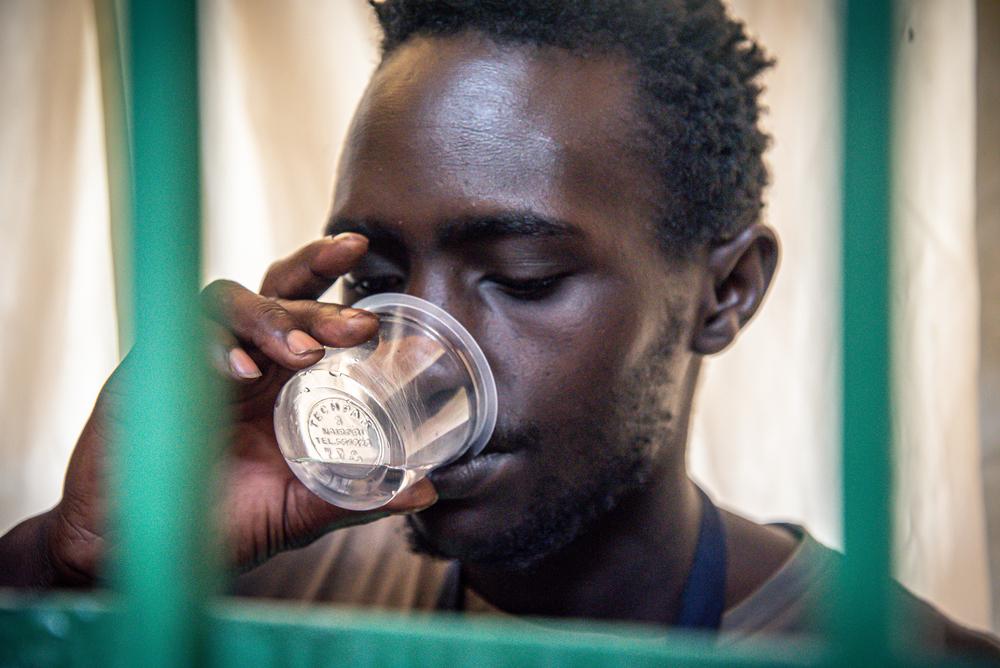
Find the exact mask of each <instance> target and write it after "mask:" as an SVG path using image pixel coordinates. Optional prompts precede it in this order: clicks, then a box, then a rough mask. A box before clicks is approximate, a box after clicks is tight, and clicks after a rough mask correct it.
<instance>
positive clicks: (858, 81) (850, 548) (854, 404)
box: [833, 0, 892, 665]
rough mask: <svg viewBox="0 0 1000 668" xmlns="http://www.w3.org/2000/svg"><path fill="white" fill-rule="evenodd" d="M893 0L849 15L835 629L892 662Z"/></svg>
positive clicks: (881, 661)
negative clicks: (840, 529) (840, 543)
mask: <svg viewBox="0 0 1000 668" xmlns="http://www.w3.org/2000/svg"><path fill="white" fill-rule="evenodd" d="M891 18H892V7H891V3H890V2H889V1H888V0H848V1H847V3H846V17H845V21H844V71H843V72H844V74H843V76H844V100H843V105H844V106H843V122H844V130H843V131H844V134H843V139H844V155H843V161H844V163H843V271H842V275H843V396H842V401H843V486H844V487H843V490H844V551H845V558H844V562H843V569H842V573H841V582H840V586H839V588H838V589H839V593H838V599H839V600H838V605H837V607H836V615H835V617H834V622H835V623H834V626H833V638H834V641H835V642H836V644H837V647H838V648H839V649H840V650H841V651H842V652H844V653H845V656H844V660H845V662H847V661H850V662H851V663H852V664H854V663H856V664H858V665H862V664H863V665H885V663H886V662H887V661H888V659H889V654H890V650H889V642H890V631H891V625H890V620H889V616H890V613H891V610H890V605H889V577H890V574H891V561H890V550H891V539H892V524H891V516H890V496H891V495H890V486H891V465H890V462H891V453H890V449H891V427H890V415H891V401H890V375H889V374H890V348H889V340H890V332H889V326H890V325H889V323H890V313H889V249H890V238H889V185H890V177H889V118H890V91H891V90H892V88H891V80H892V72H891V58H890V37H891Z"/></svg>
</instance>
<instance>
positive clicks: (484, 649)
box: [0, 592, 828, 668]
mask: <svg viewBox="0 0 1000 668" xmlns="http://www.w3.org/2000/svg"><path fill="white" fill-rule="evenodd" d="M106 601H107V599H102V598H97V597H58V596H56V597H46V598H45V599H37V600H34V601H26V600H25V599H23V598H22V599H18V598H17V597H4V596H3V594H2V592H0V665H2V666H29V665H30V666H56V665H59V666H63V665H73V666H79V667H81V668H88V667H90V666H95V667H96V666H104V665H106V663H107V646H108V643H109V642H110V641H111V639H112V638H114V634H115V633H117V632H118V630H119V625H120V624H121V623H122V618H121V616H120V614H118V613H115V612H109V610H108V607H107V605H106ZM623 628H625V627H623V626H620V625H606V624H589V623H588V624H578V623H567V622H558V621H551V620H546V621H545V626H544V627H543V626H540V625H538V624H536V623H528V622H525V621H523V620H511V621H505V620H497V619H469V618H462V617H452V616H442V615H432V614H422V615H401V614H391V613H372V612H366V613H363V614H362V613H357V612H348V611H337V610H331V609H329V608H327V609H322V610H316V609H315V608H314V609H312V610H304V609H303V608H302V607H301V606H282V605H274V604H267V605H265V604H259V603H249V602H239V603H237V602H233V601H230V600H225V601H222V602H220V603H218V604H217V605H215V606H213V607H212V609H211V612H210V616H209V618H208V621H207V631H208V633H209V634H210V635H211V638H212V640H211V642H210V645H209V647H208V649H207V655H206V659H207V660H206V661H205V662H204V664H205V665H211V666H241V667H246V666H254V668H267V667H268V666H274V667H276V668H277V667H279V666H280V667H282V668H283V667H286V666H287V667H291V668H294V667H296V666H315V665H321V664H327V665H344V666H351V668H362V667H364V666H400V667H402V666H434V667H435V668H438V667H442V668H444V667H447V666H477V667H478V666H484V665H488V666H512V667H513V666H517V667H518V668H525V667H530V666H574V667H577V666H595V667H596V666H602V667H603V666H623V667H624V666H629V667H633V666H635V667H639V668H641V667H642V666H663V665H670V666H680V667H684V666H698V667H715V666H718V667H720V668H721V667H722V666H820V665H827V663H828V662H826V661H825V657H826V656H827V655H826V654H825V653H824V652H823V651H822V648H820V647H818V646H817V645H815V644H806V643H795V642H789V641H787V640H785V641H782V642H780V643H777V642H776V643H767V644H760V645H750V646H740V647H738V648H729V647H721V648H720V647H719V646H717V645H716V643H715V642H714V640H713V639H712V638H711V637H709V636H701V635H698V636H695V635H686V634H683V633H663V632H661V631H658V630H655V629H649V628H641V627H630V628H627V629H626V630H625V631H624V633H627V634H628V636H629V637H621V636H622V635H623Z"/></svg>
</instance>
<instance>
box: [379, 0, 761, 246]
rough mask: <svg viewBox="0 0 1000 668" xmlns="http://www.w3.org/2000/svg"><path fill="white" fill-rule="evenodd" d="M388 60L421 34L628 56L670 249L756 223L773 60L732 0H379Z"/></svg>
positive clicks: (661, 230) (644, 154)
mask: <svg viewBox="0 0 1000 668" xmlns="http://www.w3.org/2000/svg"><path fill="white" fill-rule="evenodd" d="M370 2H371V4H372V6H373V7H374V9H375V13H376V15H377V17H378V20H379V23H380V24H381V27H382V31H383V39H382V60H383V62H385V59H386V58H387V57H388V56H389V55H391V54H392V53H393V52H394V51H395V50H396V49H398V48H399V47H400V46H401V45H403V44H404V43H406V41H407V40H408V39H410V38H411V37H413V36H415V35H420V36H428V37H445V36H452V35H457V34H459V33H462V32H465V31H475V32H478V33H481V34H483V35H485V36H487V37H488V38H490V39H492V40H493V41H495V42H497V43H503V44H529V45H534V46H543V47H545V46H548V47H556V48H560V49H566V50H568V51H570V52H571V53H574V54H580V55H602V54H609V55H620V56H624V57H625V58H626V60H627V62H628V63H629V65H630V67H631V69H632V71H633V72H634V73H635V77H636V81H637V86H638V88H639V90H638V98H637V99H638V106H639V107H641V109H639V110H637V111H639V114H638V118H639V119H640V122H639V124H638V125H639V126H640V128H639V130H638V131H637V132H636V135H635V137H634V138H633V144H634V146H633V148H634V149H635V151H636V153H637V155H639V156H640V157H641V158H642V159H643V160H644V161H645V162H646V164H648V165H649V166H650V167H651V168H652V170H653V173H654V174H655V175H656V183H657V188H658V190H659V193H658V195H659V196H658V197H657V198H656V200H657V202H658V209H659V210H658V211H657V213H656V217H657V221H656V223H657V225H656V226H657V234H658V236H659V238H660V241H661V243H662V244H663V245H664V247H665V248H666V249H667V250H673V251H684V250H687V249H689V248H691V247H692V246H693V245H695V244H700V243H707V242H711V241H714V240H719V239H724V238H727V237H730V236H732V235H733V234H735V233H737V232H738V231H739V230H741V229H743V228H744V227H746V226H748V225H750V224H752V223H753V222H755V221H756V220H757V218H758V217H759V215H760V210H761V208H762V206H763V202H762V191H763V189H764V187H765V186H766V185H767V169H766V167H765V166H764V161H763V153H764V150H765V149H766V148H767V145H768V142H769V137H768V136H767V135H766V134H764V133H763V132H762V131H761V129H760V128H759V127H758V116H759V115H760V110H761V108H760V103H759V97H760V93H761V86H760V85H759V83H758V82H757V77H758V75H759V74H760V73H761V72H762V71H763V70H765V69H767V68H768V67H769V66H770V65H771V61H770V60H769V59H768V58H767V56H766V55H765V54H764V52H763V50H762V49H761V47H760V46H759V45H758V44H756V43H755V42H754V41H753V40H751V39H750V38H749V37H748V36H747V34H746V31H745V28H744V26H743V25H742V24H741V23H739V22H737V21H735V20H733V19H731V18H730V17H729V16H728V15H727V14H726V10H725V8H724V7H723V5H722V3H721V1H720V0H384V1H382V2H376V1H375V0H370Z"/></svg>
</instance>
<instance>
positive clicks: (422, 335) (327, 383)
mask: <svg viewBox="0 0 1000 668" xmlns="http://www.w3.org/2000/svg"><path fill="white" fill-rule="evenodd" d="M354 306H355V307H356V308H362V309H365V310H367V311H370V312H372V313H375V314H377V315H378V316H379V330H378V334H377V335H376V336H375V338H373V339H371V340H370V341H368V342H367V343H365V344H363V345H360V346H356V347H354V348H328V349H327V351H326V355H325V356H324V357H323V359H322V360H320V361H319V362H317V363H316V364H314V365H313V366H311V367H309V368H308V369H303V370H302V371H300V372H298V373H297V374H295V375H294V376H293V377H292V378H291V379H290V380H289V381H288V382H287V383H286V384H285V386H284V387H283V388H282V390H281V393H280V394H279V395H278V399H277V402H276V403H275V407H274V429H275V434H276V435H277V438H278V445H279V446H280V447H281V452H282V454H283V455H284V457H285V460H286V461H287V462H288V465H289V467H290V468H291V469H292V471H293V472H294V473H295V475H296V476H297V477H298V478H299V480H301V481H302V482H303V483H304V484H305V485H306V487H308V488H309V489H310V490H312V492H313V493H315V494H317V495H318V496H320V497H321V498H323V499H325V500H326V501H328V502H330V503H333V504H335V505H337V506H340V507H342V508H349V509H351V510H371V509H373V508H378V507H380V506H383V505H385V504H386V503H388V502H389V501H391V500H392V499H393V497H395V496H396V495H397V494H398V493H399V492H401V491H402V490H404V489H406V488H407V487H409V486H410V485H412V484H413V483H415V482H416V481H418V480H420V479H421V478H423V477H424V476H426V475H427V473H429V472H430V471H431V470H433V469H435V468H437V467H440V466H444V465H445V464H448V463H450V462H453V461H455V460H456V459H458V458H459V457H461V456H462V455H463V454H465V453H466V452H469V451H471V452H472V454H473V455H475V454H478V453H479V452H480V451H481V450H482V449H483V448H484V447H485V446H486V443H487V441H489V439H490V436H491V435H492V434H493V428H494V426H495V425H496V419H497V391H496V383H495V382H494V380H493V373H492V372H491V371H490V367H489V364H488V363H487V361H486V356H485V355H483V351H482V350H481V349H480V347H479V345H478V344H477V343H476V341H475V339H473V338H472V335H471V334H469V332H468V331H467V330H466V329H465V328H464V327H462V325H461V324H459V322H458V321H457V320H455V318H453V317H452V316H450V315H449V314H448V313H446V312H445V311H444V310H442V309H441V308H439V307H437V306H435V305H434V304H431V303H430V302H427V301H424V300H422V299H418V298H416V297H411V296H410V295H405V294H397V293H383V294H378V295H373V296H371V297H368V298H366V299H363V300H361V301H359V302H357V303H356V304H354Z"/></svg>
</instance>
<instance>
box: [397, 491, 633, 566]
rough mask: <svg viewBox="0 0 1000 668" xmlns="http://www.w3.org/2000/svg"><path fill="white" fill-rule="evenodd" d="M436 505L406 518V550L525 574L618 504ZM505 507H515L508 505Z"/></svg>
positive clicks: (606, 500)
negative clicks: (407, 548) (407, 547)
mask: <svg viewBox="0 0 1000 668" xmlns="http://www.w3.org/2000/svg"><path fill="white" fill-rule="evenodd" d="M512 500H513V499H511V498H510V497H507V498H503V499H502V500H499V503H497V504H496V505H492V504H488V503H469V502H464V501H440V502H438V503H437V504H435V505H434V506H432V507H431V508H428V509H427V510H424V511H422V512H420V513H417V514H415V515H409V516H407V524H408V526H409V531H408V539H409V542H410V548H411V549H412V550H413V551H414V552H416V553H418V554H424V555H427V556H431V557H435V558H438V559H448V560H452V559H454V560H458V561H461V562H462V563H465V564H470V565H472V564H475V565H481V566H486V567H491V568H500V569H503V570H510V571H524V570H530V569H531V568H532V567H534V566H536V565H538V564H539V563H540V562H542V561H543V560H545V559H546V558H548V557H550V556H552V555H555V554H557V553H559V552H561V551H562V550H563V549H565V548H566V547H567V546H569V545H570V544H571V543H572V542H573V541H574V540H575V539H576V538H578V537H579V536H580V535H581V534H582V533H584V532H585V531H586V530H587V528H588V527H589V526H590V525H591V524H592V523H593V522H594V521H595V520H596V518H598V517H600V516H601V515H603V514H604V513H606V512H608V511H609V510H610V509H611V508H612V507H613V506H614V505H615V502H616V500H617V495H614V494H599V495H597V496H596V497H595V496H590V497H589V498H586V497H585V498H581V497H580V496H576V497H574V498H563V499H554V498H547V499H544V500H543V499H535V500H533V501H531V502H528V503H524V504H521V507H519V508H513V507H506V506H507V504H505V503H504V501H512ZM510 505H512V506H513V505H517V504H514V503H511V504H510Z"/></svg>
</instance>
